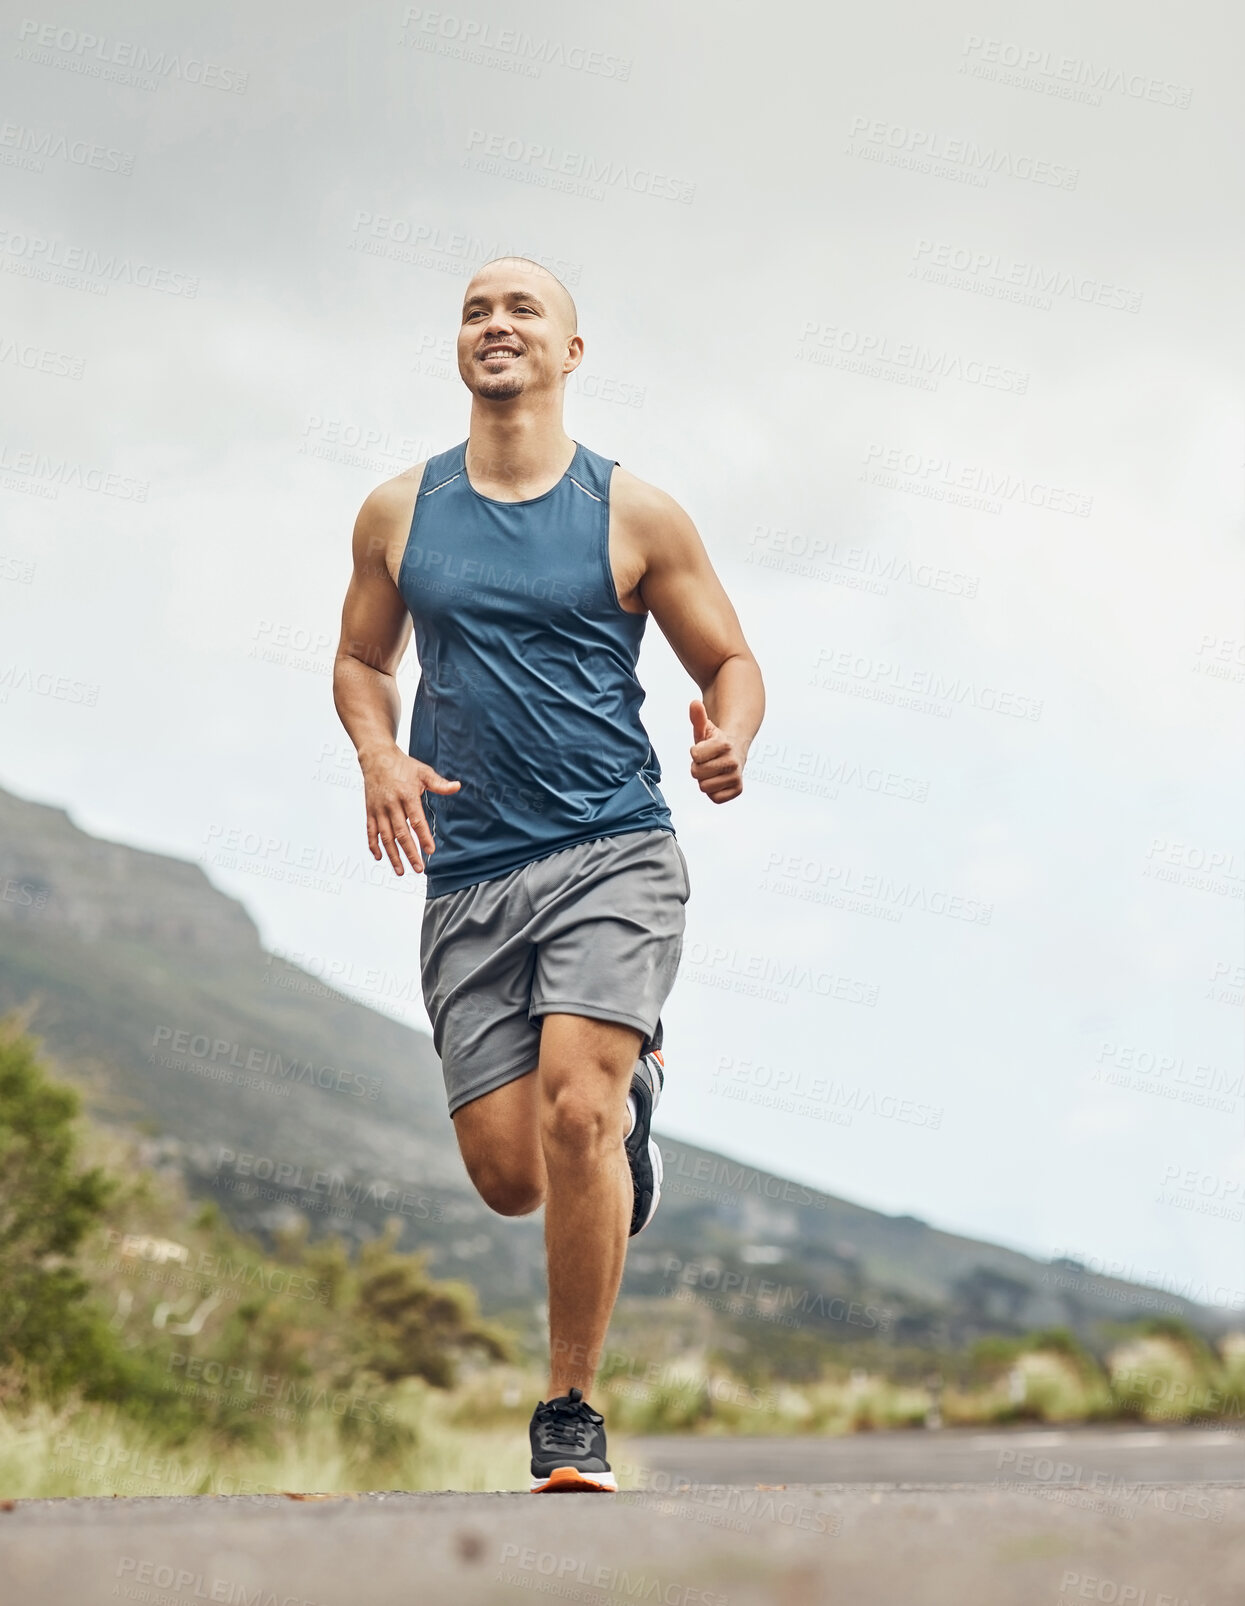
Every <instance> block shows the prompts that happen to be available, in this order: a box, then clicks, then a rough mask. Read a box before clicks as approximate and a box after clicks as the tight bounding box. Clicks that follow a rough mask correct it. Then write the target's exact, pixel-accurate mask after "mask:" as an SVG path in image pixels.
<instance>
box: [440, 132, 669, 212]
mask: <svg viewBox="0 0 1245 1606" xmlns="http://www.w3.org/2000/svg"><path fill="white" fill-rule="evenodd" d="M467 150H468V151H469V152H471V153H473V154H474V155H476V156H486V157H494V158H496V159H498V160H500V161H504V162H511V163H514V164H516V165H517V166H519V167H525V168H529V169H532V170H533V171H540V172H544V173H548V174H550V175H552V176H554V177H556V178H560V179H575V180H578V181H580V182H582V183H585V184H593V185H599V186H601V187H602V188H603V189H615V188H621V189H624V190H631V191H632V192H633V194H636V195H651V196H653V197H654V198H655V199H657V200H661V201H681V202H683V203H684V204H685V205H688V206H690V205H691V202H692V200H693V198H694V197H695V194H696V186H695V184H692V183H689V182H688V180H686V179H681V178H672V177H671V176H670V175H669V174H666V173H658V172H655V171H654V170H653V169H652V168H649V167H639V166H632V165H631V164H629V163H627V162H620V161H617V160H615V159H614V158H612V157H598V156H591V155H589V154H588V153H587V152H584V151H570V150H563V149H562V148H560V147H559V146H556V145H543V144H541V143H540V141H539V140H525V139H520V138H519V137H518V136H517V135H513V134H497V133H492V132H487V131H486V130H484V129H482V128H473V129H472V130H471V132H470V133H469V134H468V136H467ZM469 159H470V158H468V160H469Z"/></svg>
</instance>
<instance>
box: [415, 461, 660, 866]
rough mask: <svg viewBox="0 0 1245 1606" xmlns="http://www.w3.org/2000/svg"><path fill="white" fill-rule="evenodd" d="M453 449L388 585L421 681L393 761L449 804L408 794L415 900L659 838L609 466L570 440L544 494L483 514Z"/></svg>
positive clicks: (432, 477)
mask: <svg viewBox="0 0 1245 1606" xmlns="http://www.w3.org/2000/svg"><path fill="white" fill-rule="evenodd" d="M466 452H467V442H466V441H463V442H461V443H460V444H459V445H458V446H454V447H451V448H450V450H449V451H447V452H442V453H440V454H439V455H438V456H436V457H431V458H429V459H428V462H427V465H426V466H425V469H424V477H423V482H422V484H421V487H420V492H419V495H418V497H417V498H416V501H415V511H414V513H413V515H412V518H411V529H410V533H409V535H408V537H407V543H406V549H405V551H404V552H403V555H402V564H401V567H400V569H399V571H398V586H399V590H400V591H401V593H402V600H403V601H404V602H405V603H406V605H407V607H408V608H409V610H410V613H411V617H412V620H413V621H414V626H415V647H416V652H417V654H418V657H419V664H420V671H421V676H420V681H419V686H418V689H417V691H416V693H415V705H414V708H413V710H412V714H411V739H410V747H409V752H410V754H411V757H412V758H417V759H420V760H421V761H422V762H424V763H426V764H431V765H432V767H433V768H434V769H435V770H436V771H437V773H438V774H439V775H443V776H444V777H445V779H446V780H447V781H461V782H462V786H461V788H460V789H459V790H458V791H457V792H453V793H439V792H424V793H423V795H422V802H423V808H424V814H425V816H426V818H427V820H428V826H429V829H430V830H431V831H432V836H433V841H434V842H435V843H436V852H435V853H433V854H432V855H431V856H430V857H428V858H426V859H425V872H426V875H427V887H428V896H429V897H430V898H433V897H438V896H440V895H441V894H443V893H447V892H456V891H458V890H459V889H460V888H462V887H469V886H474V885H475V883H476V882H479V881H493V880H496V879H497V878H498V877H499V876H503V875H508V874H509V873H510V871H512V870H517V869H519V868H520V867H521V866H522V865H525V864H530V863H531V862H532V861H533V860H534V859H542V858H545V857H547V856H548V855H549V854H551V853H557V852H558V851H560V850H561V849H562V848H569V847H573V846H575V844H576V843H579V842H588V841H591V840H592V839H594V838H596V837H605V836H619V835H621V834H622V833H624V832H628V831H644V830H651V829H653V828H655V827H656V828H658V829H662V830H667V831H670V832H671V833H673V832H674V825H673V823H672V821H671V818H670V809H669V806H668V804H667V803H666V800H665V798H664V797H663V796H662V793H661V789H660V787H659V786H658V782H659V781H660V779H661V767H660V765H659V763H658V761H657V756H656V754H655V753H654V752H653V749H652V745H651V744H650V742H649V739H648V733H647V732H646V731H645V729H644V726H643V724H642V723H641V721H640V705H641V703H642V702H643V701H644V690H643V688H642V687H641V685H640V683H639V681H638V680H637V679H636V672H635V671H636V660H637V658H638V656H639V651H640V641H641V638H642V637H643V635H644V627H645V624H646V623H647V621H648V615H647V614H646V613H639V614H637V613H628V612H627V611H626V609H624V608H623V607H621V606H620V604H619V601H618V594H617V591H616V590H615V586H614V577H613V573H612V572H611V569H610V557H609V513H610V504H609V485H610V474H611V472H612V470H613V466H614V464H613V460H611V459H610V458H606V457H601V456H599V455H598V454H597V453H596V452H590V451H588V449H587V448H586V447H584V446H580V445H579V444H578V443H577V444H576V448H575V456H574V457H573V458H572V460H571V464H570V467H569V468H568V469H567V471H566V473H565V474H564V475H563V476H562V478H561V479H560V480H559V481H558V483H557V484H556V485H555V486H554V487H553V489H552V490H550V491H546V492H545V494H544V495H543V496H536V497H532V498H531V499H530V500H529V501H526V502H499V501H496V500H494V498H492V497H489V496H482V495H481V494H480V493H479V492H478V491H476V490H474V489H473V488H472V486H471V484H470V482H469V480H468V478H467V469H466Z"/></svg>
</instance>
